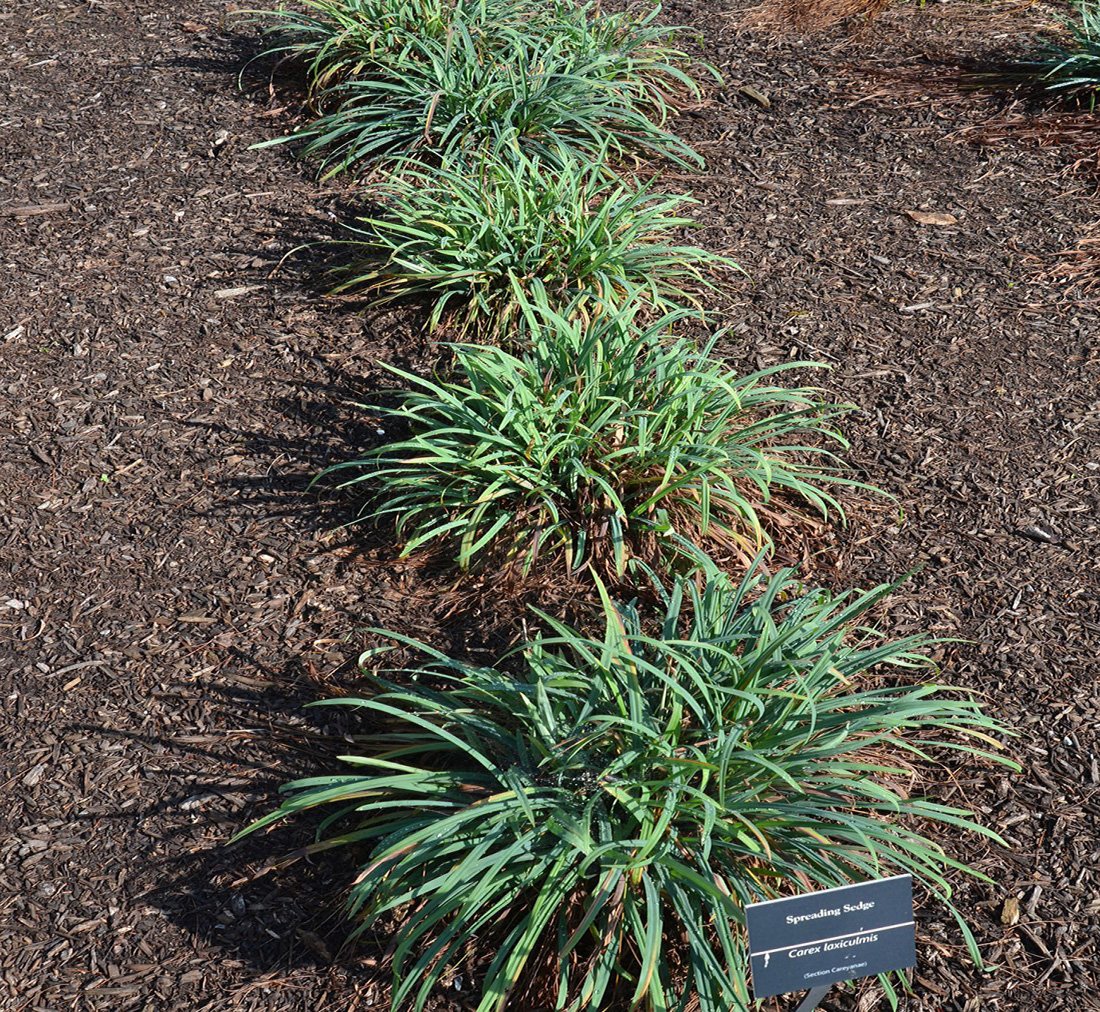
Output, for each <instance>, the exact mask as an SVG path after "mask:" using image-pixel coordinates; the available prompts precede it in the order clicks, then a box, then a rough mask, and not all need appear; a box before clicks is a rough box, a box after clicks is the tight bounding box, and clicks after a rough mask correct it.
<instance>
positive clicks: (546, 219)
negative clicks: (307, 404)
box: [338, 152, 738, 336]
mask: <svg viewBox="0 0 1100 1012" xmlns="http://www.w3.org/2000/svg"><path fill="white" fill-rule="evenodd" d="M375 196H377V198H378V199H379V201H380V202H381V203H382V205H383V206H384V208H385V211H384V214H382V215H379V216H374V217H364V218H360V219H358V228H356V230H355V231H356V232H357V234H358V236H359V238H357V239H356V240H355V241H353V242H350V243H349V242H343V243H341V244H340V245H341V246H342V247H344V248H350V249H351V250H352V251H353V254H354V255H357V256H361V255H363V254H366V258H365V260H364V261H362V262H360V263H357V264H355V265H354V266H352V267H351V268H350V270H349V271H348V272H347V273H348V277H347V279H346V280H345V281H344V282H343V283H342V284H341V285H340V287H339V289H338V291H345V290H354V291H358V292H362V293H363V294H364V295H366V296H367V297H368V298H371V299H372V300H373V301H374V302H375V304H381V303H386V302H390V301H393V300H395V299H403V298H407V297H409V296H419V297H426V298H427V299H428V300H430V304H431V312H430V317H429V326H430V327H432V328H435V327H438V326H439V325H440V323H441V322H443V321H444V320H448V321H452V322H455V323H457V325H458V326H459V329H460V330H461V331H465V330H466V329H467V328H468V327H469V326H470V325H472V324H475V323H476V324H480V325H481V327H483V328H484V329H485V330H486V331H488V332H489V333H490V334H492V335H493V336H499V335H500V334H502V333H503V332H504V331H505V330H506V329H507V328H509V327H511V326H513V325H514V324H515V323H516V320H517V318H518V317H519V316H520V312H521V310H520V306H521V304H522V302H523V301H524V300H525V299H528V300H529V299H533V298H536V295H535V293H536V292H538V296H537V297H541V298H542V299H544V300H546V301H547V302H549V303H550V304H551V305H552V306H554V307H556V308H561V309H564V308H565V307H566V306H571V307H572V311H575V312H584V311H586V310H588V309H590V308H594V307H598V306H599V305H609V304H619V303H622V302H623V301H626V300H629V299H637V298H644V299H646V301H648V302H649V303H650V305H652V306H654V307H656V308H657V309H659V310H662V311H667V310H671V309H673V308H676V307H677V305H682V304H683V303H684V302H694V301H695V297H694V295H693V293H692V291H691V289H692V288H694V289H696V290H698V289H701V288H705V287H713V283H712V281H711V280H710V278H708V276H707V275H708V273H709V274H714V273H717V272H723V273H729V272H731V271H734V270H737V269H738V268H737V265H736V264H734V263H733V262H732V261H731V260H729V259H728V258H726V257H723V256H720V255H718V254H716V253H712V252H709V251H707V250H704V249H700V248H699V247H695V246H685V245H681V244H679V243H677V242H676V235H677V234H678V233H679V232H681V231H682V230H684V229H685V228H688V227H692V226H694V225H695V224H696V223H695V222H694V221H693V220H692V219H691V218H686V217H683V216H682V215H681V214H679V213H678V212H679V211H680V210H681V209H682V208H684V207H685V206H686V205H690V204H692V203H694V201H692V200H691V199H690V198H688V197H684V196H672V195H668V194H663V193H658V192H654V191H653V190H652V189H650V188H648V187H641V188H639V187H637V186H636V185H634V184H631V183H625V182H622V181H619V180H610V179H608V177H607V174H606V169H605V163H604V160H603V158H601V157H597V158H596V159H595V160H594V161H586V162H584V163H581V162H579V161H577V159H576V158H575V157H574V156H573V155H571V154H568V153H564V152H563V154H562V157H561V159H560V160H559V161H558V162H557V163H556V164H547V163H546V162H545V161H544V160H543V159H541V158H537V157H535V158H529V157H527V156H525V155H522V154H519V155H516V156H514V157H512V158H500V157H490V158H484V159H481V160H479V161H478V162H477V163H475V164H474V165H472V166H471V165H470V164H469V163H467V162H465V161H463V162H460V163H458V165H457V166H452V165H444V166H441V167H435V168H423V167H421V168H411V169H410V168H405V169H404V170H402V171H400V172H399V173H398V174H397V175H396V176H395V177H394V178H393V179H392V180H391V181H390V182H389V184H387V185H385V186H382V187H379V188H377V189H376V190H375ZM705 272H706V273H705Z"/></svg>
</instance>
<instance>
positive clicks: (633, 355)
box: [330, 305, 866, 574]
mask: <svg viewBox="0 0 1100 1012" xmlns="http://www.w3.org/2000/svg"><path fill="white" fill-rule="evenodd" d="M638 312H639V310H638V307H637V305H630V306H626V307H621V308H619V309H616V310H614V311H609V312H605V313H602V314H601V315H599V316H597V317H595V318H594V319H592V320H590V321H584V320H579V319H567V318H566V317H564V316H562V315H560V314H558V313H555V312H553V311H551V310H548V309H545V308H542V309H539V310H537V311H536V310H535V309H533V308H531V307H527V310H526V313H527V318H526V326H527V328H528V338H529V350H527V351H525V352H521V353H516V354H513V353H512V352H509V351H507V350H505V349H503V348H498V347H484V346H477V345H456V346H453V347H454V358H455V363H454V378H451V379H444V378H437V379H431V378H428V379H425V378H420V377H417V376H415V375H412V374H411V373H407V372H403V371H402V370H400V369H396V368H391V370H390V371H391V372H393V373H394V374H395V375H397V376H398V377H400V378H401V379H402V380H404V381H405V382H407V383H408V384H409V389H408V390H407V391H405V392H404V393H403V394H402V395H401V399H400V402H399V404H398V406H397V407H396V408H391V409H373V410H374V411H375V412H378V413H381V414H382V416H383V417H384V418H385V419H386V425H387V427H389V426H390V423H395V425H396V426H398V427H403V428H404V427H407V428H408V429H410V430H411V435H410V436H409V438H407V439H403V440H400V441H398V442H394V443H391V444H388V445H384V446H381V447H378V448H376V449H374V450H372V451H371V452H369V453H367V454H366V455H365V456H364V457H363V458H362V459H360V460H356V461H351V462H348V463H345V464H341V465H337V467H335V468H332V469H330V470H331V471H339V470H341V469H344V468H354V469H356V470H357V471H360V472H361V473H359V474H357V475H356V476H355V477H354V478H352V479H351V480H350V481H349V482H347V483H346V484H347V485H356V484H359V483H365V484H366V487H367V488H368V489H369V490H370V493H371V498H370V500H369V501H368V503H367V505H366V507H365V511H364V514H365V515H366V516H369V517H373V518H393V519H394V520H395V522H396V527H397V533H398V536H399V537H401V538H403V539H406V544H405V552H406V553H408V552H412V551H414V550H415V549H417V548H420V547H421V546H423V545H426V544H429V543H433V542H436V543H440V544H445V545H446V546H447V547H448V548H449V549H450V550H451V551H453V552H454V557H455V560H456V561H457V562H458V564H459V565H460V566H461V567H464V568H465V567H468V566H470V565H471V563H472V562H473V561H474V560H475V557H477V556H478V554H479V553H482V552H486V553H487V554H489V555H490V558H491V561H492V562H493V563H495V564H501V563H503V562H505V561H506V560H518V561H520V562H521V564H522V567H523V570H524V572H527V571H529V570H530V569H531V567H532V566H533V565H534V563H535V562H536V560H537V559H539V558H540V557H545V556H555V555H559V556H564V558H565V561H566V563H567V565H568V566H569V568H570V569H573V570H576V569H579V568H581V567H582V566H583V565H588V566H590V567H592V568H594V569H595V570H596V571H608V570H613V571H614V572H615V573H617V574H622V573H623V572H624V571H625V568H626V562H627V559H628V558H629V557H631V556H632V555H634V556H641V557H657V558H660V557H663V558H666V559H667V558H669V557H670V556H673V555H675V554H676V552H677V551H678V549H677V542H676V537H679V538H685V539H687V540H689V541H694V542H695V543H697V544H700V545H706V544H711V545H716V546H719V547H721V548H722V549H723V550H724V551H726V552H740V553H742V554H743V555H744V556H746V557H748V558H751V557H752V556H753V555H755V554H756V552H757V551H758V549H759V548H760V546H761V545H764V544H768V543H770V535H769V528H770V525H771V521H773V520H775V519H776V518H777V517H778V518H779V520H780V522H782V521H784V520H787V522H789V518H790V515H791V514H792V513H795V512H796V510H797V509H798V508H800V507H803V506H807V507H809V508H811V509H812V510H815V511H817V512H818V513H820V514H821V515H822V516H823V517H828V516H829V514H830V513H833V512H835V513H837V514H838V515H841V516H842V513H841V510H840V507H839V505H838V503H837V501H836V500H835V498H834V497H833V495H832V494H831V493H830V492H829V490H828V489H829V487H830V486H832V485H836V484H855V483H854V482H851V481H850V480H849V479H846V478H844V477H842V476H841V475H840V474H839V473H838V472H839V470H840V468H839V466H838V461H837V459H836V457H835V456H834V454H833V453H832V452H831V451H830V450H829V449H827V448H826V446H825V445H822V444H823V443H829V442H831V443H835V444H840V445H841V446H845V445H846V444H845V442H844V440H843V438H842V437H841V436H840V434H839V433H838V432H836V431H835V430H834V429H833V427H832V424H831V423H832V420H833V419H834V418H836V417H837V416H839V415H841V414H843V413H845V412H846V411H847V410H849V409H848V408H847V407H846V406H837V405H830V404H826V403H823V402H822V401H821V399H820V394H819V392H818V391H816V390H813V389H804V388H803V389H785V388H782V387H775V386H770V385H767V382H766V381H768V380H769V379H770V378H771V377H773V376H774V375H775V374H777V373H779V372H781V371H784V370H786V369H791V368H796V367H798V366H805V365H812V363H790V364H788V365H784V366H777V367H774V368H771V369H766V370H763V371H761V372H756V373H753V374H752V375H749V376H744V377H741V376H737V375H736V374H735V373H733V372H731V371H730V370H729V369H728V368H727V367H726V366H725V365H724V364H722V363H721V362H720V361H718V360H716V359H714V358H712V357H711V349H712V347H713V342H712V343H711V344H710V345H708V346H707V347H706V348H704V349H702V350H699V349H697V348H696V347H695V346H693V345H691V344H690V343H689V342H687V341H685V340H678V339H675V338H674V337H672V336H671V334H670V329H671V328H673V327H674V326H675V324H676V322H677V316H676V315H673V316H671V317H666V318H665V319H662V320H660V321H657V322H656V323H654V324H652V325H651V326H649V327H640V326H639V325H638V324H637V322H636V318H637V316H638ZM681 315H682V314H681ZM864 487H866V486H864ZM673 535H674V536H673ZM490 549H492V551H490Z"/></svg>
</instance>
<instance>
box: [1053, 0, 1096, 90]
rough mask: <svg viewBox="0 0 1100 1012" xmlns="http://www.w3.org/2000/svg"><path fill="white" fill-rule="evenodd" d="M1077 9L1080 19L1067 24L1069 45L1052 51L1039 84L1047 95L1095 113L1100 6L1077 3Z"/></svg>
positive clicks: (1091, 0) (1081, 0)
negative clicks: (1081, 104)
mask: <svg viewBox="0 0 1100 1012" xmlns="http://www.w3.org/2000/svg"><path fill="white" fill-rule="evenodd" d="M1073 6H1074V9H1075V10H1076V12H1077V19H1076V20H1070V21H1065V22H1064V23H1063V24H1064V26H1065V28H1066V30H1067V31H1068V32H1069V35H1070V39H1069V42H1068V44H1053V45H1051V46H1050V47H1049V49H1048V50H1047V52H1046V53H1045V54H1044V56H1043V58H1042V60H1041V62H1040V66H1041V67H1042V68H1043V69H1042V72H1041V73H1040V75H1039V83H1040V85H1041V86H1042V87H1043V88H1044V89H1045V90H1046V91H1049V92H1052V93H1055V94H1057V95H1060V96H1065V97H1067V98H1072V99H1074V100H1075V101H1080V102H1086V103H1087V104H1088V106H1089V108H1090V109H1095V108H1096V100H1097V97H1098V96H1100V3H1098V2H1097V0H1077V2H1076V3H1074V4H1073Z"/></svg>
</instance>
